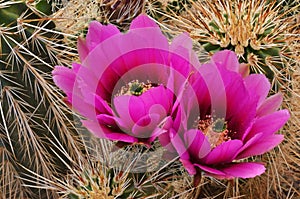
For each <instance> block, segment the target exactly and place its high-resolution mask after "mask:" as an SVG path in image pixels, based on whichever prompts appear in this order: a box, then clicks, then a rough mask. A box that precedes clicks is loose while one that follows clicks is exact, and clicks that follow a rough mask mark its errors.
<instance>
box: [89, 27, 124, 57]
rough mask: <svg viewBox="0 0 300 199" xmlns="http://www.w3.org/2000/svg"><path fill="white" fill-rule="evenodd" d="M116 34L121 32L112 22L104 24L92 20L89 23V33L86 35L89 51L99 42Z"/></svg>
mask: <svg viewBox="0 0 300 199" xmlns="http://www.w3.org/2000/svg"><path fill="white" fill-rule="evenodd" d="M116 34H120V31H119V30H118V28H117V27H116V26H114V25H111V24H109V25H102V24H101V23H99V22H97V21H92V22H91V23H90V24H89V29H88V33H87V35H86V45H87V47H88V49H89V51H91V50H93V49H94V48H95V47H96V46H97V45H98V44H100V43H101V42H103V41H104V40H106V39H108V38H110V37H111V36H113V35H116Z"/></svg>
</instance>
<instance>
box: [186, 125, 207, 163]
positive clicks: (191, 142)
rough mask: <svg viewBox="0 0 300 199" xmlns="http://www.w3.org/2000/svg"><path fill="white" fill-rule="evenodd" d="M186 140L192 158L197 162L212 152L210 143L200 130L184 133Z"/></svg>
mask: <svg viewBox="0 0 300 199" xmlns="http://www.w3.org/2000/svg"><path fill="white" fill-rule="evenodd" d="M184 140H185V144H186V147H187V149H188V152H189V154H190V156H191V158H194V159H195V161H196V160H199V159H201V158H203V157H205V156H206V155H207V154H208V153H209V152H210V143H209V142H208V140H207V138H206V137H205V136H204V135H203V133H202V132H201V131H199V130H195V129H192V130H189V131H187V132H185V133H184Z"/></svg>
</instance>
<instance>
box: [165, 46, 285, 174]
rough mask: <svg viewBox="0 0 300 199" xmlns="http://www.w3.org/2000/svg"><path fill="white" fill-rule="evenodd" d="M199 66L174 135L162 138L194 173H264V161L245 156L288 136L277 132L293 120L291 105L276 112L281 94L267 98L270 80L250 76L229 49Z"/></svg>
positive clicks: (177, 113) (172, 130)
mask: <svg viewBox="0 0 300 199" xmlns="http://www.w3.org/2000/svg"><path fill="white" fill-rule="evenodd" d="M243 67H244V66H243ZM198 71H199V72H198V73H195V74H193V75H192V76H191V77H190V84H191V85H192V86H191V87H192V89H191V90H188V89H186V91H185V95H184V96H185V97H183V98H182V100H181V102H180V105H179V106H178V107H177V108H176V109H175V112H173V114H174V115H175V119H174V122H173V125H172V126H173V127H172V128H170V130H169V137H168V136H166V133H164V134H162V135H160V140H161V143H162V144H163V146H165V147H166V148H167V149H169V151H171V152H176V153H177V154H179V156H180V161H181V162H182V164H183V166H184V167H185V168H186V170H187V171H188V172H189V174H191V175H195V176H197V175H198V176H199V175H200V174H201V173H202V172H204V173H205V174H207V175H209V176H214V177H216V178H220V179H224V178H226V179H231V178H235V177H240V178H252V177H255V176H257V175H260V174H262V173H263V172H264V171H265V167H264V165H263V164H262V163H257V162H245V161H243V159H244V158H247V157H250V156H255V155H261V154H263V153H265V152H267V151H269V150H271V149H273V148H274V147H275V146H277V145H278V144H279V143H281V141H282V140H283V135H280V134H275V133H276V132H277V131H278V130H279V129H280V128H281V127H282V126H283V125H284V124H285V123H286V122H287V120H288V119H289V112H288V111H287V110H279V111H277V109H278V108H279V106H280V105H281V102H282V96H281V94H275V95H272V96H270V97H267V96H268V93H269V90H270V83H269V81H268V79H267V78H266V77H265V76H264V75H261V74H251V75H245V72H243V71H244V70H241V69H240V65H239V64H238V59H237V57H236V55H235V54H234V53H233V52H231V51H228V50H225V51H221V52H218V53H215V54H214V56H213V57H212V61H211V62H210V63H208V64H204V65H202V66H201V67H200V68H199V70H198ZM193 96H194V97H193ZM169 142H170V143H171V144H169V145H168V143H169Z"/></svg>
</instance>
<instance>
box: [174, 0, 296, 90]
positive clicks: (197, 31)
mask: <svg viewBox="0 0 300 199" xmlns="http://www.w3.org/2000/svg"><path fill="white" fill-rule="evenodd" d="M190 3H191V4H192V6H191V8H190V9H189V10H187V11H186V12H184V13H182V14H180V15H176V16H174V15H173V14H170V18H171V17H172V18H175V19H176V22H175V21H173V22H170V23H171V25H174V26H176V27H177V28H178V31H182V30H184V31H187V32H189V34H190V36H191V37H192V38H194V39H195V40H197V41H199V42H200V43H201V44H202V45H203V47H204V49H205V50H206V51H208V52H209V53H210V54H213V53H214V52H216V51H219V50H222V49H230V50H234V51H235V52H236V53H237V55H238V56H239V61H240V62H246V63H248V64H249V65H250V67H251V71H252V72H255V73H263V74H266V75H267V76H268V77H269V78H270V79H272V80H274V82H276V83H277V86H278V85H279V86H282V85H284V84H286V82H287V81H289V75H290V71H288V70H287V69H286V67H287V65H285V64H286V63H287V62H290V60H291V61H292V62H295V59H294V58H293V55H291V53H290V51H289V44H290V42H291V41H293V40H294V37H295V34H291V31H292V29H293V27H295V24H294V23H291V22H292V20H293V18H292V17H287V16H286V15H285V14H284V13H281V11H282V5H281V4H276V1H275V0H273V1H267V0H260V1H254V0H251V1H239V0H234V1H225V0H221V1H216V0H215V1H191V2H190ZM174 22H175V23H174ZM289 33H290V34H289ZM285 86H286V85H285ZM286 87H287V86H286Z"/></svg>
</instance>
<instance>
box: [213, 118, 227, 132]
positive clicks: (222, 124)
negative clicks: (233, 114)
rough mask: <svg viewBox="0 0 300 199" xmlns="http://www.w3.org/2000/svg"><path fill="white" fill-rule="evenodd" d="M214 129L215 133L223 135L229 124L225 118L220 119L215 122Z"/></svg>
mask: <svg viewBox="0 0 300 199" xmlns="http://www.w3.org/2000/svg"><path fill="white" fill-rule="evenodd" d="M212 129H213V131H214V132H218V133H221V132H223V131H225V130H226V129H227V122H226V121H225V120H224V118H218V119H216V121H214V122H213V124H212Z"/></svg>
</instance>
